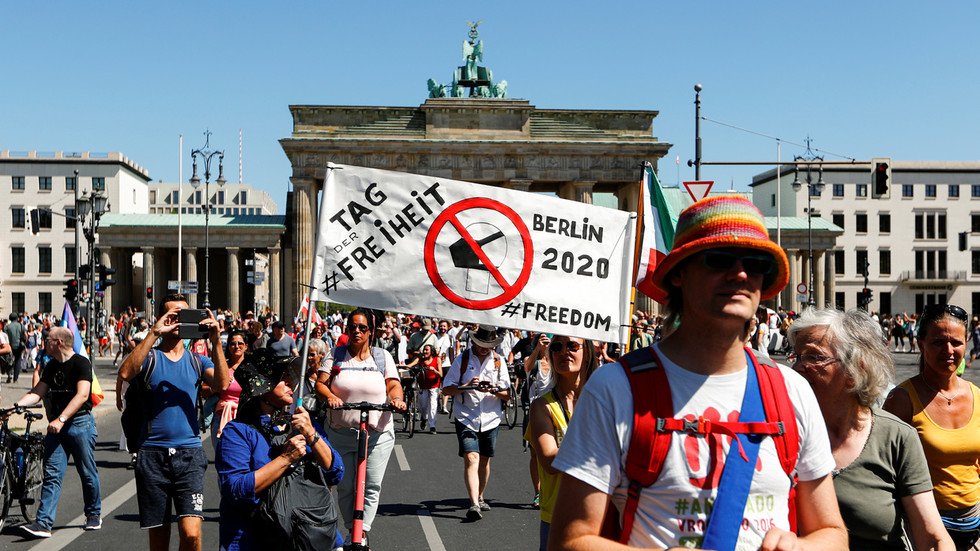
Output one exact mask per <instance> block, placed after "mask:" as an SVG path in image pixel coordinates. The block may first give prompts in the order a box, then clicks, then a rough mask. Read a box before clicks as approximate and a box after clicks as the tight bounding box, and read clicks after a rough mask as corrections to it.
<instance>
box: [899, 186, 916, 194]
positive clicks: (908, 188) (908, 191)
mask: <svg viewBox="0 0 980 551" xmlns="http://www.w3.org/2000/svg"><path fill="white" fill-rule="evenodd" d="M914 196H915V194H914V193H913V190H912V184H902V197H914Z"/></svg>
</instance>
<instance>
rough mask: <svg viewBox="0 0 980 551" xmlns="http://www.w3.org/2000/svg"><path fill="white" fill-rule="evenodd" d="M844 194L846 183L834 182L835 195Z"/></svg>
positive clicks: (841, 195)
mask: <svg viewBox="0 0 980 551" xmlns="http://www.w3.org/2000/svg"><path fill="white" fill-rule="evenodd" d="M843 196H844V184H834V197H843Z"/></svg>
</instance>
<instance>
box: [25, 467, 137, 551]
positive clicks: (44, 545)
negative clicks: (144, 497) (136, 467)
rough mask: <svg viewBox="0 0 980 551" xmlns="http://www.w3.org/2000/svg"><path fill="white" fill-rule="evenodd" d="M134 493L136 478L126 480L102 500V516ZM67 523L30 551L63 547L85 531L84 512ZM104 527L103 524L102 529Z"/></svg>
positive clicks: (104, 516) (105, 515) (107, 514)
mask: <svg viewBox="0 0 980 551" xmlns="http://www.w3.org/2000/svg"><path fill="white" fill-rule="evenodd" d="M135 495H136V479H135V478H134V479H132V480H130V481H129V482H127V483H126V484H125V485H123V487H121V488H119V489H118V490H116V491H115V492H112V495H110V496H109V497H107V498H105V499H103V500H102V518H103V519H105V518H106V517H108V516H109V514H110V513H112V512H113V511H115V510H116V509H117V508H119V506H120V505H122V504H123V503H126V502H127V501H129V500H130V499H131V498H132V497H133V496H135ZM68 524H69V525H73V527H72V528H62V529H60V530H57V531H55V532H52V534H51V538H49V539H46V540H43V541H41V542H40V543H38V544H37V545H35V546H34V547H31V551H58V550H60V549H64V548H65V546H67V545H68V544H70V543H71V542H73V541H75V539H76V538H78V536H81V535H82V534H84V533H85V530H83V529H82V528H81V526H84V525H85V514H84V513H83V514H82V515H80V516H78V517H75V518H74V519H72V521H71V522H69V523H68ZM104 528H105V527H104V526H103V529H104Z"/></svg>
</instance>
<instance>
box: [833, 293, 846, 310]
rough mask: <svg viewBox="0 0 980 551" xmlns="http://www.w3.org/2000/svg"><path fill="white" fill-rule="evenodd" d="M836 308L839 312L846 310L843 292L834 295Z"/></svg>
mask: <svg viewBox="0 0 980 551" xmlns="http://www.w3.org/2000/svg"><path fill="white" fill-rule="evenodd" d="M834 306H835V307H836V308H837V309H838V310H843V309H844V308H845V306H844V293H841V292H836V293H834Z"/></svg>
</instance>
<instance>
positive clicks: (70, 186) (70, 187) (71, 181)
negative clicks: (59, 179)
mask: <svg viewBox="0 0 980 551" xmlns="http://www.w3.org/2000/svg"><path fill="white" fill-rule="evenodd" d="M76 185H78V178H75V177H74V176H68V177H66V178H65V191H75V186H76Z"/></svg>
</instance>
